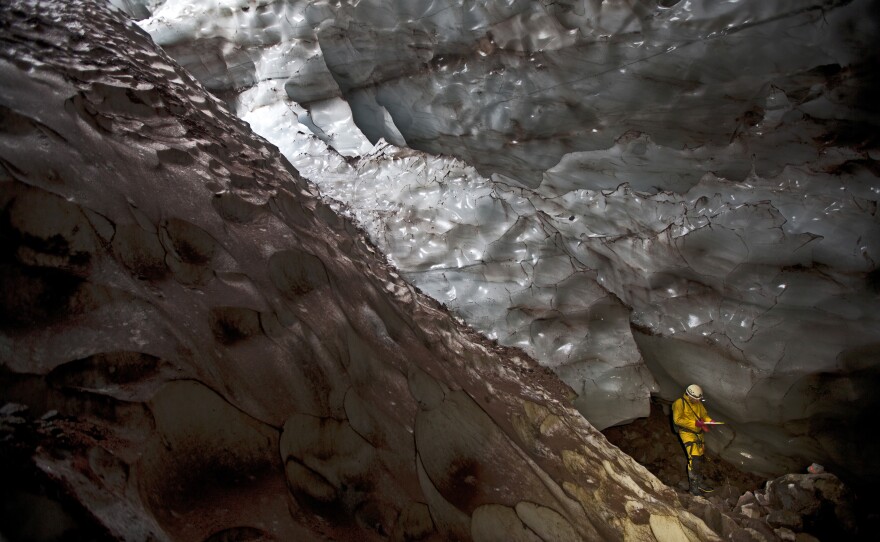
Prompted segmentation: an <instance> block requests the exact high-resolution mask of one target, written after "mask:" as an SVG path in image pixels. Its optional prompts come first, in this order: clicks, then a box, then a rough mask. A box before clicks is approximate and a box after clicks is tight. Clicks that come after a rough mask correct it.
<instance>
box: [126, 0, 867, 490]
mask: <svg viewBox="0 0 880 542" xmlns="http://www.w3.org/2000/svg"><path fill="white" fill-rule="evenodd" d="M151 9H152V14H151V17H150V18H148V19H146V20H143V21H141V23H140V24H141V25H142V26H143V27H144V28H145V29H146V30H148V31H149V32H150V34H151V35H152V36H153V38H154V39H155V40H156V41H157V43H159V44H160V45H162V46H163V47H164V48H165V50H167V51H168V52H169V53H170V54H171V55H172V56H174V57H175V58H176V59H177V60H178V61H179V62H180V63H181V64H182V65H184V66H185V67H186V68H187V70H188V71H190V72H191V73H193V74H194V75H195V76H196V77H197V78H198V79H199V80H200V81H202V82H203V83H204V84H205V85H206V86H207V87H208V88H210V89H211V90H212V91H213V92H215V93H216V94H217V95H218V96H221V97H223V98H224V99H226V100H228V101H229V102H230V103H231V104H233V106H234V107H235V108H236V109H237V111H238V114H239V115H240V116H241V117H242V118H243V119H245V120H246V121H247V122H249V123H250V124H251V126H253V127H254V128H255V129H256V130H257V131H258V132H259V133H261V134H263V135H265V136H266V137H267V138H269V139H270V140H271V141H273V142H275V143H276V144H277V145H278V146H279V148H281V149H282V151H283V152H284V153H285V154H286V156H287V157H288V158H289V159H290V160H291V162H292V163H293V164H295V165H296V167H297V168H298V169H299V170H300V171H302V172H303V174H304V175H306V176H307V177H308V178H310V179H311V180H313V181H314V182H316V183H317V184H318V185H319V186H320V189H321V191H322V192H323V193H324V194H326V195H328V196H330V197H332V198H335V199H337V200H339V201H340V202H341V203H340V204H339V206H338V207H339V208H343V209H345V210H346V211H347V212H348V213H350V214H351V215H352V216H355V217H356V218H357V219H358V221H359V222H360V223H361V224H363V225H364V227H365V228H366V229H367V230H368V231H369V232H370V234H371V237H372V238H373V239H374V240H375V242H376V243H377V244H378V245H379V246H380V247H381V248H382V250H383V252H385V253H386V254H387V255H388V257H389V259H390V260H391V261H392V262H393V263H394V264H395V265H396V266H397V267H398V268H399V269H400V270H401V272H402V273H403V274H404V275H405V276H406V278H407V279H408V280H410V281H411V282H412V283H414V284H415V285H417V286H418V287H419V288H421V289H422V290H423V291H425V292H427V293H429V294H430V295H432V296H434V297H435V298H436V299H438V300H440V301H441V302H443V303H444V304H446V305H447V306H449V307H450V308H452V309H453V310H454V311H455V312H456V313H457V314H459V315H460V316H461V317H462V318H464V319H465V320H466V321H467V322H469V323H470V324H471V325H473V326H474V327H475V328H477V329H479V330H481V331H482V332H484V333H485V334H487V335H488V336H489V337H492V338H497V339H498V340H499V341H500V342H502V343H503V344H510V345H518V346H521V347H523V348H524V349H526V350H527V351H528V352H530V353H531V354H533V355H534V356H535V357H536V358H537V359H539V360H540V361H541V363H543V364H544V365H546V366H548V367H552V368H553V369H554V370H555V371H556V372H557V374H559V375H560V376H561V377H562V378H563V379H564V380H565V381H566V382H567V383H569V384H570V385H571V386H572V387H573V388H574V389H575V390H576V391H577V393H578V394H579V397H578V399H577V404H578V406H579V408H580V409H581V411H582V412H583V413H584V414H585V415H586V416H587V417H588V419H590V420H591V422H592V423H593V424H594V425H596V426H597V427H600V428H601V427H606V426H608V425H612V424H616V423H620V422H625V421H627V420H629V419H632V418H634V417H636V416H641V415H645V414H646V413H647V401H648V397H649V395H651V394H654V395H659V396H661V397H663V398H665V399H667V400H668V399H672V398H674V397H675V396H677V395H678V394H679V393H680V390H681V389H682V387H683V386H684V385H686V384H687V383H689V382H692V381H697V382H699V383H701V384H702V385H703V386H704V387H705V388H706V390H707V393H708V395H709V397H710V398H711V399H710V400H711V403H710V410H711V411H713V413H715V414H716V416H719V417H724V418H727V419H729V420H731V421H733V422H735V423H736V427H737V431H736V432H735V433H734V432H728V433H726V434H725V438H724V439H723V440H724V447H725V451H724V453H725V454H726V457H728V458H729V459H731V460H733V461H736V462H737V463H739V464H742V465H745V466H747V467H748V468H752V469H755V470H759V471H778V470H784V469H786V468H793V467H795V466H799V465H800V464H801V463H803V462H804V461H807V460H808V459H809V458H817V457H818V458H823V459H824V460H825V461H826V462H831V463H833V464H835V465H840V467H841V468H842V469H848V470H850V471H851V472H868V471H870V472H872V473H873V475H875V476H876V475H877V469H876V465H875V464H874V463H873V462H872V460H871V458H872V457H874V456H875V455H876V453H877V452H878V451H880V450H878V449H877V447H876V446H875V445H873V444H872V445H869V446H855V448H856V450H855V456H853V455H852V454H851V453H850V452H851V450H850V449H849V447H848V446H845V447H841V446H839V445H838V444H836V443H839V442H855V441H856V440H858V434H859V429H858V427H859V426H860V425H861V424H863V423H865V422H866V421H867V419H866V418H865V417H864V416H866V415H862V414H859V413H861V412H867V411H870V410H871V409H872V408H873V407H874V406H876V394H875V393H873V392H872V391H871V390H872V389H873V388H874V387H875V386H876V384H877V366H878V363H877V360H878V356H877V354H878V350H880V343H878V340H877V337H880V322H878V319H877V316H876V311H875V310H874V308H875V307H876V304H877V301H878V291H880V288H878V280H877V265H876V260H877V251H878V242H880V228H878V225H877V214H876V202H877V195H878V191H880V181H878V167H877V159H878V154H880V151H878V145H877V136H876V134H877V121H878V107H877V105H876V103H875V100H874V98H873V97H874V96H876V95H877V91H878V86H880V85H878V80H877V75H876V69H875V68H876V65H877V54H876V51H877V50H878V48H877V46H876V41H877V38H876V36H877V35H878V33H877V29H878V20H880V14H878V8H877V6H876V3H872V2H870V1H867V0H853V1H846V0H822V1H811V2H801V1H794V0H791V1H784V0H776V1H739V2H716V1H708V0H706V1H698V0H688V1H679V2H675V1H658V2H638V3H632V4H631V3H625V2H615V1H576V0H570V1H563V2H531V1H517V0H510V1H505V2H456V1H431V2H427V1H426V2H394V1H390V0H369V1H365V0H362V1H343V2H326V1H320V0H319V1H308V2H306V1H295V0H290V1H263V2H248V1H244V0H242V1H227V2H219V3H215V2H198V1H189V2H185V1H177V0H167V1H165V2H155V3H153V5H152V6H151ZM326 148H330V149H331V152H335V155H330V156H328V155H327V154H326V153H325V152H324V149H326ZM872 465H873V466H872Z"/></svg>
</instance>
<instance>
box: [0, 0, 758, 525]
mask: <svg viewBox="0 0 880 542" xmlns="http://www.w3.org/2000/svg"><path fill="white" fill-rule="evenodd" d="M221 4H222V3H221ZM225 4H228V2H227V3H225ZM142 5H143V4H142ZM249 5H251V9H253V8H254V6H255V5H256V4H249ZM263 6H265V5H263ZM0 28H2V30H3V31H2V32H0V186H2V190H0V282H2V284H3V292H2V296H0V356H2V358H0V389H2V390H3V394H2V403H3V404H2V406H0V457H2V458H3V461H0V478H2V480H3V484H2V487H0V496H2V499H3V506H2V507H0V530H2V537H3V539H4V540H6V539H9V540H27V539H78V540H79V539H82V540H158V541H164V540H175V541H178V540H180V541H196V542H218V541H223V540H227V541H228V540H277V541H290V540H303V541H306V540H340V541H343V540H359V541H378V540H388V539H391V540H395V541H404V540H424V541H435V542H440V541H446V540H470V539H473V540H477V541H484V540H497V539H498V537H499V536H501V537H502V538H503V539H505V540H532V541H534V540H545V541H549V540H565V541H571V540H591V541H592V540H647V541H651V540H721V539H722V537H724V538H730V537H734V539H745V537H748V532H747V531H746V529H745V528H744V527H743V526H742V525H740V524H738V523H737V521H741V518H740V519H739V520H738V519H737V518H733V517H731V518H727V520H729V521H726V522H719V521H716V522H715V524H716V528H715V529H716V530H714V531H713V530H712V529H710V528H709V527H708V526H707V524H706V522H705V521H704V520H702V519H700V518H699V517H697V516H696V515H694V514H692V513H690V512H688V511H687V510H688V509H689V507H690V505H691V504H693V503H694V500H693V499H691V498H690V497H689V496H686V495H682V496H679V495H677V494H676V493H675V491H674V490H672V489H670V488H668V487H666V486H664V485H663V484H662V483H660V482H659V481H658V480H657V479H656V478H655V477H654V476H653V475H651V474H650V473H649V472H647V471H646V470H645V469H644V468H642V467H641V466H640V465H638V464H637V463H636V462H635V461H634V460H633V459H632V458H630V457H628V456H626V455H624V454H622V453H621V452H620V451H619V450H618V449H617V448H615V447H613V446H611V445H609V444H608V442H607V441H606V440H605V439H604V437H603V436H602V435H601V434H600V433H599V432H598V431H597V430H596V429H595V428H594V427H592V426H591V425H590V424H589V423H588V422H587V420H586V419H585V418H584V417H583V416H582V415H581V414H580V413H579V412H578V411H577V410H576V409H575V408H574V406H573V405H572V402H571V397H573V394H572V392H571V389H570V388H569V387H567V386H566V385H565V384H564V383H562V382H561V381H560V380H559V379H558V378H557V377H556V376H555V375H554V374H553V373H552V372H551V371H549V370H548V369H546V368H543V367H541V366H540V365H538V364H537V363H535V362H534V360H532V359H531V358H529V357H528V356H527V355H525V354H524V353H523V352H522V350H519V349H514V348H510V347H506V346H503V345H500V344H498V343H497V342H493V341H489V340H487V339H486V338H485V337H483V336H482V335H480V334H478V333H476V332H474V331H473V330H472V329H471V328H469V327H467V326H464V325H462V324H461V323H460V322H459V321H457V320H456V319H455V318H454V317H452V316H451V315H450V314H449V312H448V311H446V310H444V309H443V307H442V306H441V305H440V304H439V303H437V302H436V301H435V300H433V299H431V298H429V297H428V296H425V295H424V294H422V293H420V292H418V291H417V290H416V289H415V288H413V287H412V286H411V285H410V284H409V283H407V282H406V281H405V280H403V279H402V278H401V277H400V276H399V274H398V272H397V271H396V270H395V269H394V268H393V267H392V266H390V265H388V263H387V262H386V261H385V259H384V257H383V255H382V254H381V253H380V252H379V251H378V249H377V248H376V247H375V245H373V244H372V243H371V242H370V241H369V238H368V237H367V236H366V233H365V232H364V231H363V230H361V229H359V228H358V227H357V226H356V225H355V224H354V223H353V222H352V221H351V220H350V219H348V218H347V217H345V216H342V215H340V214H339V213H337V212H336V211H334V209H332V208H331V207H330V206H328V205H327V204H326V203H325V202H324V201H323V200H322V199H321V198H320V197H319V196H318V191H317V189H316V188H315V187H314V186H313V185H312V184H311V183H310V182H309V181H307V180H305V179H303V178H302V177H301V176H300V174H299V173H298V172H297V171H296V170H295V169H294V168H292V167H291V166H290V163H289V162H288V161H287V160H286V159H285V158H284V157H283V156H282V155H281V154H280V153H279V151H278V149H277V148H276V147H274V146H273V145H271V144H269V143H268V142H267V141H266V140H265V139H262V138H260V137H259V136H257V135H255V134H254V133H253V132H252V131H250V129H249V128H248V126H247V125H246V124H245V123H244V122H242V121H241V120H239V119H238V118H237V117H235V116H234V115H233V114H232V113H231V112H230V111H229V110H228V109H227V108H226V106H225V105H224V104H223V103H222V102H221V101H220V100H219V99H218V98H216V97H214V96H212V95H211V94H209V93H208V92H207V91H206V90H205V88H204V87H203V86H201V85H200V84H199V83H198V82H197V81H195V80H194V79H193V78H192V76H191V75H190V74H189V73H187V72H186V71H185V70H183V69H182V68H181V67H180V66H179V65H177V64H176V63H175V62H174V61H173V60H172V59H171V58H170V57H169V56H168V55H167V54H166V53H164V52H163V51H162V50H161V49H159V48H157V47H156V46H155V44H154V43H153V42H152V41H151V40H150V38H149V36H148V35H147V34H146V33H145V32H143V31H142V30H141V29H140V28H139V27H138V26H137V25H136V24H135V23H133V22H131V21H130V20H127V19H125V18H124V17H123V15H122V14H121V13H120V12H118V11H115V10H114V11H111V10H108V9H107V6H106V4H105V3H104V2H98V1H93V0H76V1H72V0H57V1H46V0H18V1H14V2H6V3H4V9H3V10H0ZM332 109H333V108H328V109H327V110H326V111H327V114H328V115H330V114H331V113H333V111H331V110H332ZM336 112H337V113H338V111H336ZM333 114H335V113H333ZM316 118H320V117H318V116H317V115H316ZM395 152H396V151H395ZM414 156H415V155H414ZM328 160H329V159H328ZM482 200H483V201H486V202H491V201H494V199H492V198H488V199H486V198H482ZM499 212H500V211H499ZM523 232H524V235H526V236H530V235H533V234H531V233H528V232H529V230H528V229H527V228H525V229H523ZM542 260H543V259H542V258H538V262H537V263H536V264H535V265H536V268H540V265H541V264H540V262H541V261H542ZM571 265H572V266H574V264H571ZM548 267H549V268H548V269H547V270H546V271H542V276H545V277H546V278H545V279H544V280H545V281H546V282H547V283H548V284H549V283H550V282H552V281H556V280H560V279H559V277H562V279H564V278H565V277H564V276H563V275H564V273H559V272H557V271H555V270H554V268H555V267H556V265H555V264H551V265H549V266H548ZM499 272H500V271H499ZM566 273H568V274H569V275H570V274H572V273H569V272H566ZM584 292H585V293H584V295H588V296H595V297H596V298H597V299H604V298H603V296H604V295H605V294H604V293H603V292H602V291H601V290H598V289H592V290H591V289H590V288H587V289H586V290H585V291H584ZM606 297H607V296H606ZM597 303H600V304H601V303H605V304H607V305H608V308H607V309H603V312H602V313H601V314H606V315H610V314H617V313H615V312H614V311H621V310H622V309H621V304H620V302H619V301H611V300H604V301H597ZM618 317H619V318H620V317H622V316H618ZM598 319H599V321H601V318H598ZM591 325H593V324H591ZM595 325H596V326H597V329H599V328H601V324H599V323H595ZM630 340H632V339H630ZM725 517H726V516H725ZM86 520H88V522H92V523H94V524H95V525H97V527H95V529H96V531H95V533H99V534H100V536H99V535H97V534H94V533H90V534H91V535H86V534H84V532H83V531H79V532H74V531H73V529H76V528H77V527H78V525H79V522H86ZM88 522H86V523H88ZM508 535H509V536H508ZM761 539H762V540H771V539H772V536H768V537H763V538H761Z"/></svg>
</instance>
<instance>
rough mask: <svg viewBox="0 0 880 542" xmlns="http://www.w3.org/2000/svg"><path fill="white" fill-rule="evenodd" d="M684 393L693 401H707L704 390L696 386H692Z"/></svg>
mask: <svg viewBox="0 0 880 542" xmlns="http://www.w3.org/2000/svg"><path fill="white" fill-rule="evenodd" d="M684 391H685V393H687V395H688V397H690V398H691V399H696V400H697V401H705V399H703V388H701V387H700V386H697V385H696V384H691V385H690V386H688V387H687V389H686V390H684Z"/></svg>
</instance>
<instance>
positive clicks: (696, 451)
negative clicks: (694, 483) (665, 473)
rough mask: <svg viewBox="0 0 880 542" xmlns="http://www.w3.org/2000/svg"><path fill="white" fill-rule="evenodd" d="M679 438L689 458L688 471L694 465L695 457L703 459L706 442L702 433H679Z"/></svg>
mask: <svg viewBox="0 0 880 542" xmlns="http://www.w3.org/2000/svg"><path fill="white" fill-rule="evenodd" d="M678 438H680V439H681V443H682V444H684V450H685V452H686V453H687V458H688V470H690V469H691V467H692V465H693V458H694V457H703V453H704V452H705V451H706V450H705V440H704V439H703V434H702V433H699V434H698V433H691V432H690V431H679V432H678Z"/></svg>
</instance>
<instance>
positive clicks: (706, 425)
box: [697, 420, 709, 433]
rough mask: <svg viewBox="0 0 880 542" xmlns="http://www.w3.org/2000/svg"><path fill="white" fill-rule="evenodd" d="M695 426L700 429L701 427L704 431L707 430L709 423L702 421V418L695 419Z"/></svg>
mask: <svg viewBox="0 0 880 542" xmlns="http://www.w3.org/2000/svg"><path fill="white" fill-rule="evenodd" d="M697 427H699V428H700V429H702V430H703V431H705V432H706V433H708V432H709V424H707V423H703V420H697Z"/></svg>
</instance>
